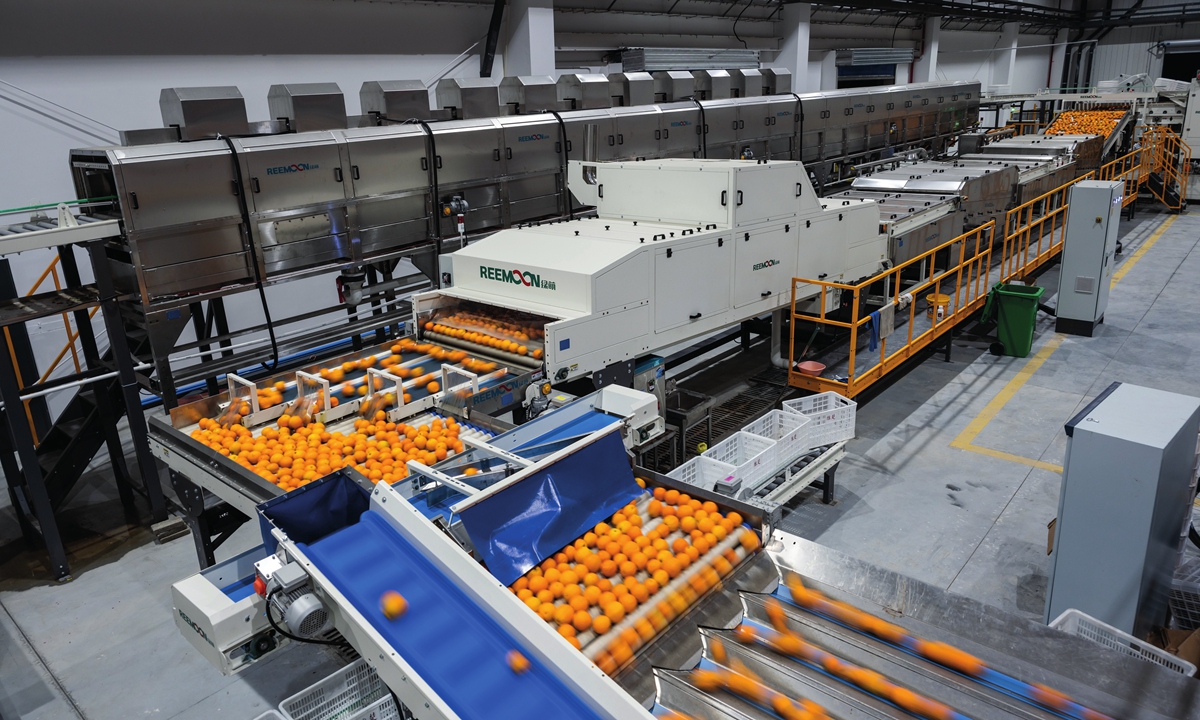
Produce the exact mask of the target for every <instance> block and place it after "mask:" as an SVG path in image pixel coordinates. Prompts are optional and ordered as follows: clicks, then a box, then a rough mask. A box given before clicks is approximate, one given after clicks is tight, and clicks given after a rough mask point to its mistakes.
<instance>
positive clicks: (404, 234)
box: [359, 217, 429, 259]
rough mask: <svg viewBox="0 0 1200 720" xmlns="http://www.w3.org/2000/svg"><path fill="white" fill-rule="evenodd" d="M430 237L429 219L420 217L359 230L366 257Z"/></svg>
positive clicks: (360, 245) (423, 240) (363, 253)
mask: <svg viewBox="0 0 1200 720" xmlns="http://www.w3.org/2000/svg"><path fill="white" fill-rule="evenodd" d="M428 238H429V220H428V219H427V218H424V217H422V218H418V219H416V220H408V221H406V222H399V223H395V224H393V225H379V226H376V227H372V228H367V229H366V230H362V231H360V232H359V250H360V252H361V253H362V256H363V258H364V259H366V258H370V257H371V256H372V255H376V254H383V253H387V252H390V251H392V250H397V249H399V248H403V247H407V246H409V245H415V244H418V243H422V242H425V241H426V240H427V239H428Z"/></svg>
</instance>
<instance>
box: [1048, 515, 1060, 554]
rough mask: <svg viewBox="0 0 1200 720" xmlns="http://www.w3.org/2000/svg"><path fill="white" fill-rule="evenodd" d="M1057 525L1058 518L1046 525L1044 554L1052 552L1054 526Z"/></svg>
mask: <svg viewBox="0 0 1200 720" xmlns="http://www.w3.org/2000/svg"><path fill="white" fill-rule="evenodd" d="M1057 524H1058V518H1054V519H1053V520H1051V521H1050V522H1049V523H1047V524H1046V554H1047V555H1049V554H1050V553H1052V552H1054V526H1055V525H1057Z"/></svg>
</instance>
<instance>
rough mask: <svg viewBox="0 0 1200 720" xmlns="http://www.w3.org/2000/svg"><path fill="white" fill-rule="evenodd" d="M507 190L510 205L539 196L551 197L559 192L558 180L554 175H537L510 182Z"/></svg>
mask: <svg viewBox="0 0 1200 720" xmlns="http://www.w3.org/2000/svg"><path fill="white" fill-rule="evenodd" d="M507 189H508V201H509V202H510V203H515V202H518V201H520V200H524V199H526V198H531V197H539V196H541V195H553V194H555V193H557V192H558V191H559V186H558V178H557V177H556V176H554V175H538V176H533V177H524V178H520V179H517V180H510V181H509V182H508V188H507Z"/></svg>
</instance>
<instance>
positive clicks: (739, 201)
mask: <svg viewBox="0 0 1200 720" xmlns="http://www.w3.org/2000/svg"><path fill="white" fill-rule="evenodd" d="M737 204H738V207H741V206H742V191H741V190H738V201H737Z"/></svg>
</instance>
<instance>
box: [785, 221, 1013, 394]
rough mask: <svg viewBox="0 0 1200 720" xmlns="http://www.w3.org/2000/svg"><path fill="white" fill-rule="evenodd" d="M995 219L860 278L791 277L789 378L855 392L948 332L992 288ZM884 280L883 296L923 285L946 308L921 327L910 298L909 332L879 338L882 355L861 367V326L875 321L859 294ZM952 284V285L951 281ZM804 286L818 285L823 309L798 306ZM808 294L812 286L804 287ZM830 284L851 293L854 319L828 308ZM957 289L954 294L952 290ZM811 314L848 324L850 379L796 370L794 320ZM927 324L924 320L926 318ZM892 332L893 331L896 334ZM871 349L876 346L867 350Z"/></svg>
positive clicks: (796, 383) (915, 291)
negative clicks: (814, 310) (866, 312)
mask: <svg viewBox="0 0 1200 720" xmlns="http://www.w3.org/2000/svg"><path fill="white" fill-rule="evenodd" d="M995 229H996V221H995V220H990V221H988V222H987V224H985V225H981V226H980V227H977V228H975V229H974V230H971V231H970V232H967V233H964V234H962V235H959V236H958V237H956V238H954V239H952V240H948V241H946V242H944V243H942V244H941V245H938V246H937V247H935V248H933V249H931V250H927V251H926V252H924V253H921V254H920V255H917V256H916V257H914V258H912V259H910V260H908V261H906V262H903V263H900V264H898V265H896V266H894V267H892V268H889V269H888V270H885V271H884V272H882V273H880V274H878V275H876V276H874V277H872V278H870V279H868V280H863V281H861V282H857V283H839V282H830V281H827V280H807V279H803V278H793V279H792V323H791V343H790V349H789V351H788V367H789V371H788V384H790V385H792V386H793V387H800V388H805V389H808V390H812V391H814V392H824V391H827V390H833V391H835V392H838V393H841V394H842V395H846V396H847V397H854V396H855V395H857V394H858V393H860V392H862V391H863V390H865V389H866V388H867V387H869V386H871V385H872V384H873V383H875V382H876V381H878V380H879V379H880V378H882V377H883V376H884V375H886V374H887V373H888V372H889V371H891V370H893V369H895V368H896V367H898V366H899V365H901V364H902V363H904V362H905V361H906V360H908V359H909V358H911V357H913V355H914V354H916V353H917V352H919V351H920V350H922V349H923V348H925V347H928V346H929V345H930V344H931V343H933V342H934V341H935V340H937V339H938V338H939V337H941V336H942V335H944V334H945V333H946V332H947V331H948V330H950V328H952V327H954V326H955V325H956V324H957V323H958V322H959V321H960V320H961V319H962V318H963V317H965V316H966V315H968V314H970V313H973V312H975V311H976V310H977V309H979V308H980V307H981V306H982V305H983V302H984V300H985V299H986V297H987V293H988V290H989V288H990V285H989V282H988V272H989V269H990V267H991V262H992V240H993V237H994V235H995ZM939 258H944V259H945V268H944V269H938V260H939ZM914 274H915V275H916V276H917V277H916V280H915V281H914V282H913V283H912V284H910V285H907V286H905V285H903V284H902V283H901V279H902V278H904V277H905V276H908V279H911V276H912V275H914ZM880 282H882V283H884V285H885V286H886V287H888V288H890V293H889V296H888V297H886V298H885V301H886V302H888V303H892V304H899V302H900V300H901V297H902V296H911V297H912V298H914V299H915V298H916V297H917V296H918V295H920V294H921V293H924V292H925V291H932V294H933V295H945V296H946V303H947V304H946V308H945V311H944V312H934V313H933V314H931V315H930V318H929V319H928V321H927V322H928V323H929V326H928V327H926V328H922V329H918V321H919V320H920V318H919V317H918V316H917V314H916V307H917V304H916V302H915V300H914V301H913V302H909V303H908V305H907V308H908V322H907V333H906V337H904V339H903V340H901V342H900V344H899V345H898V346H896V345H894V342H895V341H893V345H894V346H893V348H892V349H891V350H890V351H889V349H888V340H889V338H888V337H883V338H879V346H878V347H879V357H878V359H876V360H874V362H873V364H871V365H870V367H868V368H866V369H864V370H859V369H858V361H859V359H860V355H861V354H862V352H863V351H862V350H860V348H859V344H860V342H859V340H860V332H861V331H864V330H865V329H866V326H867V323H868V322H870V321H871V316H870V315H862V316H860V308H861V300H862V298H863V295H864V294H865V293H866V292H867V289H868V288H869V287H871V286H872V285H875V284H877V283H880ZM951 285H953V288H951V287H950V286H951ZM803 286H816V287H819V288H820V292H819V295H818V297H819V304H820V305H819V307H820V309H819V311H818V313H817V315H815V316H814V315H810V314H806V313H803V312H801V311H799V309H798V307H797V305H798V303H797V298H798V297H799V296H800V291H801V288H802V287H803ZM804 290H805V293H806V295H805V297H808V298H810V297H811V295H809V294H808V293H807V291H808V287H805V288H804ZM830 290H839V291H841V292H843V293H845V292H849V293H850V294H851V298H852V301H851V305H850V308H851V310H850V321H849V322H846V321H843V320H835V319H833V318H830V317H828V315H827V311H826V308H828V307H829V303H828V300H829V296H828V293H829V291H830ZM943 290H946V293H943V292H942V291H943ZM951 292H952V293H953V295H950V294H949V293H951ZM800 320H808V321H810V322H816V323H818V324H820V325H829V326H833V327H839V328H845V329H849V330H850V340H849V348H850V358H849V366H848V371H847V378H846V380H837V379H833V378H825V377H817V376H811V375H804V374H802V373H800V372H798V371H797V370H796V357H795V352H796V326H797V324H798V321H800ZM922 324H923V323H922ZM891 337H895V336H894V335H893V336H891ZM867 352H868V353H873V352H874V351H873V350H867Z"/></svg>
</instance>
